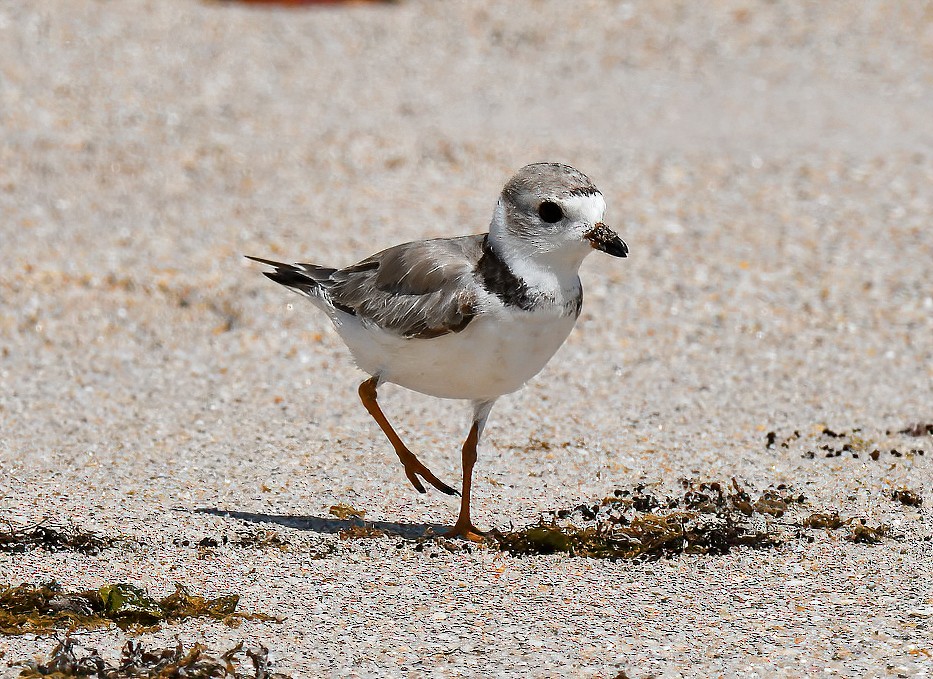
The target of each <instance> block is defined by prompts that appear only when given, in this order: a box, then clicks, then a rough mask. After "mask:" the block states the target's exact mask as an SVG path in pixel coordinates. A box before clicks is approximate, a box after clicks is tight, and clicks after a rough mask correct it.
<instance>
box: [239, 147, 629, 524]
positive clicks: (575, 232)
mask: <svg viewBox="0 0 933 679" xmlns="http://www.w3.org/2000/svg"><path fill="white" fill-rule="evenodd" d="M605 211H606V202H605V199H604V198H603V195H602V193H600V191H599V190H598V189H597V188H596V186H595V185H594V184H593V182H592V181H590V179H589V178H588V177H587V176H586V175H585V174H583V173H582V172H580V171H579V170H576V169H574V168H573V167H571V166H569V165H565V164H561V163H552V162H550V163H532V164H530V165H526V166H524V167H522V168H521V169H520V170H518V172H516V173H515V175H514V176H512V177H511V178H510V179H509V180H508V181H507V182H506V184H505V186H504V187H503V189H502V192H501V193H500V194H499V197H498V200H497V201H496V206H495V209H494V211H493V216H492V220H491V222H490V224H489V231H488V232H487V233H480V234H474V235H468V236H459V237H451V238H432V239H428V240H418V241H413V242H409V243H403V244H400V245H396V246H394V247H390V248H388V249H386V250H382V251H381V252H378V253H376V254H374V255H372V256H370V257H367V258H366V259H363V260H362V261H360V262H358V263H356V264H353V265H350V266H347V267H345V268H334V267H330V266H322V265H319V264H303V263H294V264H286V263H283V262H277V261H273V260H269V259H263V258H260V257H252V256H249V255H247V258H248V259H251V260H253V261H256V262H259V263H261V264H264V265H267V266H270V267H272V268H273V270H271V271H264V272H263V273H264V274H265V275H266V276H267V277H268V278H270V279H271V280H273V281H275V282H276V283H279V284H281V285H283V286H285V287H286V288H288V289H290V290H293V291H294V292H297V293H299V294H301V295H304V296H305V297H307V298H308V299H310V301H311V302H312V303H313V304H314V305H315V306H317V307H318V308H320V309H321V310H323V311H324V313H326V314H327V316H328V317H329V318H330V320H331V322H332V323H333V325H334V327H335V329H336V331H337V334H338V335H339V336H340V338H341V339H342V340H343V342H344V343H345V344H346V346H347V348H348V349H349V351H350V353H351V355H352V357H353V359H354V360H355V362H356V365H357V366H358V367H359V368H360V369H361V370H362V371H363V372H364V373H367V374H368V375H369V377H368V378H367V379H365V380H364V381H363V382H362V383H361V384H360V385H359V388H358V392H359V397H360V400H361V401H362V403H363V406H364V407H365V408H366V410H367V411H368V412H369V414H370V415H371V416H372V418H373V419H374V420H375V421H376V423H377V424H378V425H379V427H380V428H381V429H382V431H383V433H384V434H385V436H386V438H388V440H389V442H390V443H391V445H392V447H393V448H394V450H395V453H396V455H398V458H399V460H400V461H401V463H402V465H403V466H404V469H405V475H406V476H407V478H408V480H409V481H410V482H411V485H412V486H414V488H415V489H416V490H417V491H418V492H420V493H424V492H426V490H425V486H424V482H426V483H428V484H430V485H431V486H433V487H434V488H436V489H437V490H439V491H441V492H443V493H446V494H448V495H459V496H460V511H459V514H458V516H457V520H456V522H455V523H454V525H453V527H452V528H451V529H450V530H449V531H448V532H446V533H445V535H447V536H449V537H456V538H463V539H466V540H472V541H482V540H484V538H485V535H486V533H485V532H483V531H481V530H480V529H479V528H477V527H476V526H475V525H474V523H473V521H472V517H471V512H470V496H471V490H472V479H473V468H474V465H475V463H476V460H477V446H478V444H479V442H480V439H481V437H482V435H483V430H484V428H485V426H486V421H487V419H488V418H489V414H490V411H491V410H492V407H493V405H494V404H495V402H496V400H497V399H499V398H500V397H501V396H503V395H505V394H510V393H512V392H515V391H517V390H518V389H520V388H521V387H522V386H523V385H524V384H525V383H526V382H527V381H528V380H530V379H531V378H532V377H534V376H535V375H536V374H538V372H539V371H540V370H541V369H542V368H543V367H544V366H545V364H546V363H547V362H548V361H549V360H550V358H551V357H552V356H553V355H554V353H555V352H556V351H557V350H558V349H559V348H560V346H561V345H562V344H563V343H564V340H566V339H567V337H568V335H569V334H570V332H571V330H572V329H573V327H574V324H575V323H576V321H577V318H578V317H579V316H580V310H581V308H582V304H583V287H582V284H581V282H580V277H579V274H578V272H579V269H580V265H581V264H582V262H583V260H584V259H585V258H586V256H587V255H588V254H590V253H591V252H593V251H594V250H599V251H602V252H604V253H607V254H609V255H612V256H614V257H627V256H628V246H627V245H626V243H625V242H624V241H623V240H622V238H620V237H619V235H618V234H617V233H616V232H615V231H613V230H612V229H611V228H609V227H608V226H607V225H606V224H605V223H603V217H604V213H605ZM386 383H390V384H395V385H399V386H401V387H405V388H407V389H411V390H413V391H416V392H420V393H422V394H427V395H429V396H434V397H438V398H442V399H461V400H466V401H469V402H470V403H471V405H472V421H471V423H470V429H469V432H468V433H467V436H466V439H465V440H464V442H463V444H462V446H461V460H462V467H463V478H462V483H461V487H460V490H459V492H458V491H457V490H455V489H454V488H453V487H451V486H449V485H447V484H446V483H444V482H443V481H441V480H440V479H439V478H438V477H437V476H436V475H435V474H434V473H433V472H431V470H430V469H428V468H427V467H426V466H425V465H424V464H423V463H422V462H421V461H420V460H419V459H418V458H417V456H416V455H415V454H414V453H413V452H412V451H411V450H410V449H409V448H408V447H407V446H406V445H405V443H404V442H403V441H402V439H401V438H400V437H399V435H398V433H396V431H395V429H394V428H393V427H392V425H391V424H390V423H389V421H388V419H387V418H386V416H385V414H384V413H383V411H382V408H381V407H380V406H379V401H378V399H377V392H378V389H379V388H380V387H381V386H382V385H383V384H386Z"/></svg>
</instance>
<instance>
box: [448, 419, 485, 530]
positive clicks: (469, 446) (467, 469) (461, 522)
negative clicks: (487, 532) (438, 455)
mask: <svg viewBox="0 0 933 679" xmlns="http://www.w3.org/2000/svg"><path fill="white" fill-rule="evenodd" d="M493 403H494V401H479V402H474V403H473V426H471V427H470V433H469V434H467V437H466V441H464V442H463V490H462V492H461V493H460V514H459V515H458V516H457V522H456V523H455V524H454V525H453V528H451V529H450V530H449V531H447V532H446V533H444V535H445V537H458V538H464V539H466V540H473V541H474V542H482V540H483V535H484V533H483V531H481V530H480V529H479V528H477V527H476V526H474V525H473V520H472V519H471V518H470V491H471V489H472V487H473V465H475V464H476V446H477V445H478V444H479V438H480V436H482V435H483V429H484V428H485V427H486V419H487V418H488V417H489V411H490V410H492V404H493Z"/></svg>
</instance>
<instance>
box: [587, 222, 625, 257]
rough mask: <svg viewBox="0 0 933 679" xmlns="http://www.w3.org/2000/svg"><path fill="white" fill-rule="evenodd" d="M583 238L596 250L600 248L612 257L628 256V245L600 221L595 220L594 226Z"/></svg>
mask: <svg viewBox="0 0 933 679" xmlns="http://www.w3.org/2000/svg"><path fill="white" fill-rule="evenodd" d="M584 238H586V239H587V240H588V241H589V242H590V245H592V246H593V247H594V248H596V249H597V250H602V251H603V252H605V253H607V254H610V255H612V256H613V257H628V245H626V244H625V241H624V240H622V239H621V238H619V234H617V233H616V232H615V231H613V230H612V229H610V228H609V227H608V226H606V225H605V224H603V223H602V222H596V226H594V227H593V229H592V230H591V231H589V232H588V233H587V234H586V235H585V236H584Z"/></svg>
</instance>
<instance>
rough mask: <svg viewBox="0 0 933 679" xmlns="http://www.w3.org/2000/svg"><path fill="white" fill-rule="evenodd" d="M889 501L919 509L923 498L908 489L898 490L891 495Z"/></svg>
mask: <svg viewBox="0 0 933 679" xmlns="http://www.w3.org/2000/svg"><path fill="white" fill-rule="evenodd" d="M891 499H892V500H895V501H897V502H900V503H901V504H903V505H907V506H908V507H919V506H921V505H922V504H923V496H922V495H920V493H918V492H917V491H914V490H910V489H909V488H898V489H896V490H895V491H894V492H892V493H891Z"/></svg>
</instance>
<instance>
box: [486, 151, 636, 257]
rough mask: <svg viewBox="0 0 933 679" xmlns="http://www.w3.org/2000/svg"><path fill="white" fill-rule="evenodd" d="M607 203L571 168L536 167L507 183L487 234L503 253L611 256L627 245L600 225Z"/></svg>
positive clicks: (623, 251) (528, 167)
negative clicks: (594, 252) (601, 252)
mask: <svg viewBox="0 0 933 679" xmlns="http://www.w3.org/2000/svg"><path fill="white" fill-rule="evenodd" d="M605 211H606V201H605V200H604V199H603V195H602V194H601V193H600V192H599V190H598V189H597V188H596V187H595V186H594V185H593V182H591V181H590V180H589V178H588V177H587V176H586V175H585V174H583V173H582V172H580V171H579V170H576V169H574V168H572V167H570V166H569V165H561V164H560V163H534V164H532V165H526V166H525V167H523V168H522V169H520V170H519V171H518V172H517V173H515V176H513V177H512V178H511V179H509V181H508V182H507V183H506V185H505V188H503V189H502V194H501V196H500V197H499V202H498V204H497V205H496V212H495V214H494V215H493V220H492V224H491V225H490V229H489V234H490V237H491V238H492V239H493V242H494V243H495V244H496V247H497V248H498V249H499V250H500V251H506V252H502V254H504V255H505V254H508V253H514V255H516V256H518V257H531V258H540V257H548V258H553V257H556V258H560V259H564V258H566V259H569V260H576V265H577V266H579V264H580V262H582V261H583V258H584V257H585V256H586V255H587V254H589V253H590V252H592V251H593V250H594V249H596V250H601V251H603V252H606V253H608V254H610V255H613V256H615V257H625V256H627V255H628V246H627V245H626V244H625V242H624V241H623V240H622V239H621V238H619V236H618V234H616V233H615V232H614V231H613V230H612V229H610V228H609V227H608V226H606V225H605V224H604V223H603V221H602V220H603V214H604V213H605Z"/></svg>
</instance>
